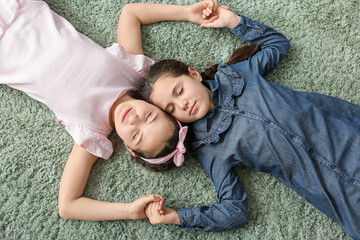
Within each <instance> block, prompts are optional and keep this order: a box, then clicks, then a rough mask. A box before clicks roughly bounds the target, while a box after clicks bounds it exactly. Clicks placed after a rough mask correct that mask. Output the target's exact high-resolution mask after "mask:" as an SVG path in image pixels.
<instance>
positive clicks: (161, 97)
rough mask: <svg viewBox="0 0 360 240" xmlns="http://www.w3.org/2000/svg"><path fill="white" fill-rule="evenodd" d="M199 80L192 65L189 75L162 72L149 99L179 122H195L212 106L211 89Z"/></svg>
mask: <svg viewBox="0 0 360 240" xmlns="http://www.w3.org/2000/svg"><path fill="white" fill-rule="evenodd" d="M201 81H202V78H201V75H200V73H199V72H198V71H197V70H196V69H195V68H192V67H189V75H182V76H180V77H174V76H172V75H169V74H164V75H162V76H161V77H159V78H158V79H157V80H156V82H155V84H154V86H153V91H152V93H151V95H150V100H151V102H152V103H153V104H155V105H156V106H158V107H159V108H161V109H162V110H164V111H166V112H168V113H170V114H171V115H173V116H174V117H175V118H176V119H178V120H179V121H180V122H185V123H189V122H195V121H197V120H199V119H201V118H202V117H204V116H205V115H206V114H207V113H208V112H209V111H210V110H211V109H213V108H214V104H213V102H212V100H211V91H210V90H209V89H208V88H206V87H205V86H204V85H203V84H202V83H201Z"/></svg>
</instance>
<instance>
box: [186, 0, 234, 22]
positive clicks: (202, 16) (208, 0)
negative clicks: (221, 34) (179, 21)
mask: <svg viewBox="0 0 360 240" xmlns="http://www.w3.org/2000/svg"><path fill="white" fill-rule="evenodd" d="M221 7H223V8H225V9H229V8H228V7H226V6H221ZM218 8H220V6H219V5H218V3H217V1H216V0H205V1H201V2H198V3H195V4H193V5H189V6H187V7H186V12H187V16H188V20H189V21H191V22H193V23H197V24H203V23H205V22H207V23H208V22H213V21H214V20H215V19H217V18H218V16H216V15H214V14H213V13H214V12H217V10H218Z"/></svg>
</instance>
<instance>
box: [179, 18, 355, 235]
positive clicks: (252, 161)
mask: <svg viewBox="0 0 360 240" xmlns="http://www.w3.org/2000/svg"><path fill="white" fill-rule="evenodd" d="M255 29H258V30H260V31H257V30H255ZM231 31H232V32H233V33H234V34H236V35H237V36H238V37H240V38H241V39H243V40H244V41H252V42H254V43H255V44H257V45H259V46H261V50H260V51H259V52H257V53H256V54H255V55H254V56H252V57H251V58H249V59H248V60H245V61H242V62H239V63H236V64H233V65H230V66H228V65H223V64H221V63H220V66H219V68H218V71H217V73H216V75H215V80H206V81H205V82H206V84H207V85H208V87H209V89H210V90H211V91H212V100H213V102H214V104H215V108H214V109H213V110H212V111H210V112H209V113H208V114H207V115H206V116H205V117H204V118H202V119H201V120H198V121H197V122H195V123H193V124H192V128H193V131H194V140H193V148H194V149H195V153H196V155H197V157H198V160H199V161H200V163H201V165H202V166H203V168H204V169H205V171H206V172H207V174H208V175H209V176H210V178H211V180H212V181H213V183H214V185H215V188H216V191H217V197H218V199H219V202H218V203H215V204H213V205H212V206H210V207H209V206H202V207H199V208H187V209H180V210H178V214H179V218H180V227H181V228H182V229H187V228H196V229H199V230H202V231H220V230H224V229H230V228H234V227H240V226H244V225H245V224H246V221H247V216H248V208H247V198H246V193H245V190H244V187H243V186H242V184H241V182H240V181H239V179H238V176H237V174H236V172H235V169H234V167H236V166H246V167H249V168H251V169H254V170H256V171H261V172H265V173H269V174H271V175H273V176H274V177H275V178H276V179H277V180H279V181H280V182H282V183H284V184H285V185H286V186H288V187H290V188H291V189H293V190H294V191H296V192H297V193H298V194H299V195H300V196H302V197H303V198H304V199H306V200H307V201H308V202H309V203H311V204H312V205H313V206H314V207H316V208H317V209H319V210H320V211H321V212H323V213H325V214H326V215H327V216H329V217H330V218H332V219H333V220H335V221H336V222H338V223H339V224H340V225H341V227H342V229H343V230H344V231H345V232H346V233H347V234H348V235H349V236H350V237H352V238H354V239H360V107H359V106H357V105H354V104H351V103H349V102H347V101H344V100H341V99H338V98H334V97H329V96H325V95H321V94H317V93H309V92H298V91H293V90H291V89H290V88H287V87H285V86H282V85H280V84H276V83H270V82H267V81H266V80H265V79H264V78H263V77H264V76H265V75H266V74H267V73H269V72H270V71H271V70H273V69H274V68H275V66H276V65H277V64H278V63H279V62H280V61H281V59H282V58H283V57H284V56H285V54H286V53H287V51H288V48H289V42H288V40H287V39H286V38H285V37H284V36H283V35H282V34H280V33H278V32H276V31H275V30H273V29H271V28H270V27H267V26H265V25H262V24H259V23H257V22H255V21H252V20H250V19H248V18H246V17H244V16H241V22H240V23H239V25H238V26H236V27H235V28H234V29H232V30H231Z"/></svg>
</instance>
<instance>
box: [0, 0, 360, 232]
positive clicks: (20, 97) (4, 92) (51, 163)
mask: <svg viewBox="0 0 360 240" xmlns="http://www.w3.org/2000/svg"><path fill="white" fill-rule="evenodd" d="M46 2H48V3H49V5H50V7H51V8H52V9H53V10H55V11H56V12H57V13H59V14H60V15H62V16H64V17H65V18H66V19H68V20H69V21H70V22H71V23H72V24H73V25H74V26H75V28H76V29H77V30H78V31H80V32H82V33H84V34H85V35H87V36H88V37H90V38H91V39H93V40H94V41H96V42H97V43H99V44H100V45H101V46H104V47H105V46H109V45H111V44H112V43H113V42H114V41H116V27H117V21H118V17H119V14H120V12H121V8H122V6H123V5H124V4H125V3H128V2H139V0H98V1H91V0H47V1H46ZM158 2H160V0H158ZM161 2H162V3H178V4H189V3H194V2H195V1H194V0H179V1H175V0H172V1H171V0H163V1H161ZM223 3H224V4H227V5H228V6H230V8H231V9H232V10H233V11H235V12H238V13H242V14H244V15H246V16H248V17H250V18H252V19H254V20H257V21H260V22H262V23H264V24H267V25H269V26H272V27H273V28H275V29H277V30H278V31H280V32H282V33H283V34H284V35H285V36H287V37H288V39H289V40H290V43H291V47H290V51H289V53H288V55H287V56H286V57H285V59H284V60H283V62H282V63H281V64H280V65H279V66H278V68H277V69H276V70H275V71H274V72H272V73H271V74H270V75H269V76H267V79H268V80H269V81H273V82H277V83H281V84H284V85H287V86H289V87H292V88H294V89H296V90H302V91H314V92H319V93H323V94H327V95H331V96H335V97H340V98H343V99H346V100H348V101H350V102H352V103H355V104H360V91H359V89H360V81H359V76H360V66H359V63H360V44H359V41H360V28H359V26H360V20H359V12H360V3H359V2H358V0H346V1H334V0H317V1H311V0H302V1H298V0H266V1H265V0H263V1H260V0H251V1H245V0H227V1H224V2H223ZM142 32H143V43H144V51H145V53H146V54H147V55H148V56H150V57H152V58H154V59H156V60H159V59H162V58H177V59H180V60H183V61H186V62H187V63H189V64H191V65H193V66H195V67H196V68H198V69H200V70H202V69H203V68H205V67H206V66H207V65H209V64H211V63H213V62H218V60H220V59H226V58H227V57H228V56H229V54H230V53H231V51H232V50H233V48H234V47H235V46H239V45H241V44H242V42H241V41H240V40H239V39H237V38H236V37H235V36H233V35H232V34H231V33H230V32H229V31H228V30H225V29H221V30H213V29H200V28H199V27H198V26H197V25H195V24H191V23H185V22H181V23H179V22H178V23H174V22H172V23H161V24H155V25H152V26H146V27H144V28H143V31H142ZM0 54H1V53H0ZM0 64H1V63H0ZM110 138H111V139H112V140H113V142H114V149H115V153H114V154H113V155H112V157H111V159H110V160H107V161H105V160H99V161H98V162H97V163H96V164H95V166H94V168H93V170H92V173H91V177H90V179H89V182H88V186H87V187H86V191H85V195H86V196H88V197H92V198H96V199H99V200H104V201H120V202H129V201H132V200H135V199H137V198H139V197H140V196H142V195H144V194H146V193H157V194H161V195H163V196H164V198H165V199H166V205H168V206H170V207H172V208H175V209H178V208H182V207H196V206H200V205H204V204H207V205H210V204H212V203H214V202H216V201H217V198H216V193H215V190H214V187H213V185H212V182H211V181H210V179H209V178H208V177H207V175H206V174H205V172H204V171H203V170H202V168H201V166H200V165H199V163H198V162H197V161H196V159H195V158H193V157H192V156H191V154H188V155H187V157H186V161H185V163H184V165H183V167H181V168H178V169H174V170H171V171H169V172H166V173H152V172H149V171H147V170H145V169H143V168H142V167H140V166H139V165H137V164H135V163H134V162H133V161H132V160H131V158H130V155H129V154H128V153H127V152H126V151H125V147H124V146H123V145H122V143H121V141H120V140H119V139H118V138H117V137H116V136H115V135H111V137H110ZM72 144H73V141H72V139H71V137H70V136H69V135H68V134H67V132H66V131H65V130H64V129H63V127H62V126H61V125H60V124H58V123H57V122H56V121H55V120H54V115H53V113H52V112H51V111H50V110H49V109H48V108H47V107H45V106H44V105H42V104H40V103H38V102H36V101H35V100H32V99H31V98H29V97H28V96H26V95H25V94H22V93H20V92H18V91H16V90H13V89H10V88H9V87H7V86H0V238H7V239H156V238H157V239H348V237H346V235H345V234H344V233H343V231H342V230H341V228H340V227H339V226H338V224H336V223H335V222H333V221H332V220H330V219H329V218H328V217H326V216H325V215H324V214H322V213H320V212H319V211H318V210H316V209H314V208H313V207H312V206H310V205H309V204H308V203H306V202H305V201H304V200H303V199H302V198H300V197H299V196H297V194H295V193H294V192H293V191H292V190H290V189H288V188H286V187H285V186H284V185H282V184H280V183H279V182H278V181H276V180H275V179H274V178H273V177H271V176H270V175H266V174H263V173H257V172H254V171H251V170H249V169H238V174H239V177H240V179H241V181H242V182H243V184H244V186H245V188H246V190H247V193H248V199H249V210H250V215H249V223H248V224H247V225H246V226H245V227H244V228H240V229H235V230H230V231H224V232H218V233H202V232H199V231H195V230H188V231H181V230H179V228H178V227H177V226H173V225H163V226H152V225H151V224H150V223H149V222H148V220H138V221H108V222H87V221H74V220H65V219H61V218H60V217H59V216H58V209H57V192H58V187H59V182H60V178H61V174H62V169H63V167H64V165H65V162H66V160H67V157H68V154H69V152H70V150H71V147H72Z"/></svg>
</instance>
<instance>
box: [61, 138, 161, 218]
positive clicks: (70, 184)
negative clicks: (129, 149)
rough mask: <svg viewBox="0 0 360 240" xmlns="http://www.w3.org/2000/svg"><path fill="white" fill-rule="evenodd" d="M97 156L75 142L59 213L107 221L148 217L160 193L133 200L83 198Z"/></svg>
mask: <svg viewBox="0 0 360 240" xmlns="http://www.w3.org/2000/svg"><path fill="white" fill-rule="evenodd" d="M96 160H97V157H96V156H94V155H92V154H90V153H88V152H87V151H86V150H84V149H83V148H81V147H80V146H79V145H77V144H74V147H73V149H72V151H71V153H70V156H69V158H68V160H67V162H66V165H65V168H64V171H63V175H62V177H61V182H60V189H59V199H58V201H59V202H58V204H59V215H60V216H61V217H63V218H67V219H78V220H90V221H103V220H121V219H142V218H146V215H145V212H144V209H145V207H146V205H147V204H148V203H150V202H152V201H160V200H162V198H161V197H160V196H157V195H146V196H144V197H142V198H140V199H138V200H136V201H134V202H132V203H111V202H101V201H97V200H94V199H90V198H86V197H83V192H84V189H85V186H86V182H87V180H88V178H89V174H90V171H91V168H92V166H93V165H94V163H95V161H96Z"/></svg>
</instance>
